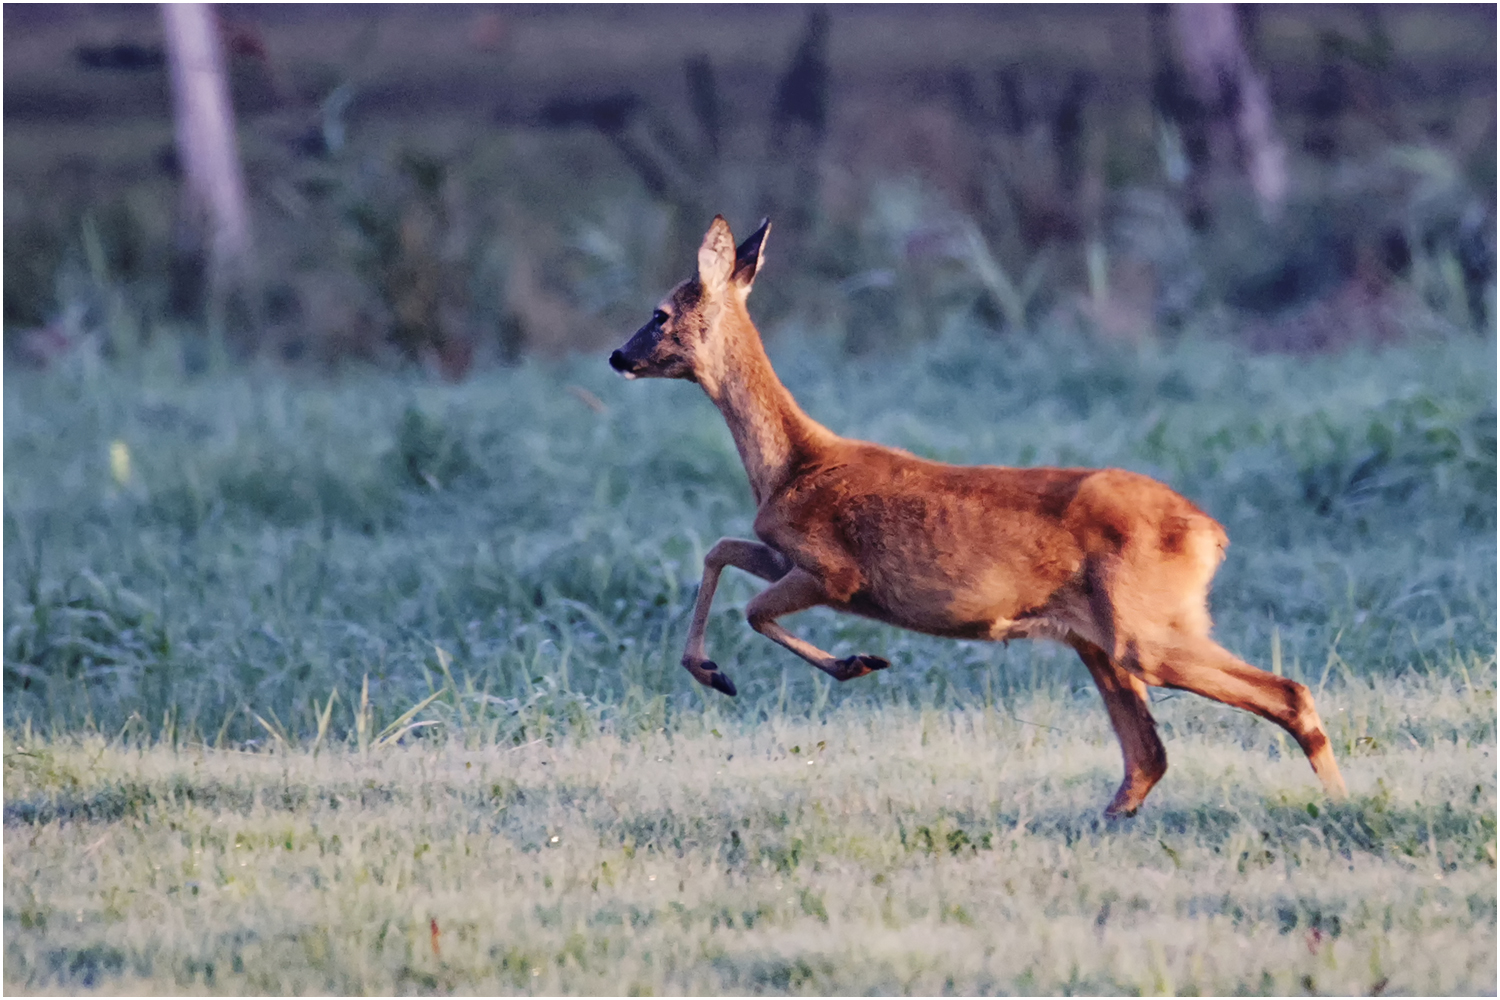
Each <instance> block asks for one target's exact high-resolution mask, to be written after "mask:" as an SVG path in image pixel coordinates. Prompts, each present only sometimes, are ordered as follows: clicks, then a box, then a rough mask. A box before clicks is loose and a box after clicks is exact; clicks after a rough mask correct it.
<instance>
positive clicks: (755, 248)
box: [731, 219, 771, 294]
mask: <svg viewBox="0 0 1500 1000" xmlns="http://www.w3.org/2000/svg"><path fill="white" fill-rule="evenodd" d="M770 231H771V220H770V219H762V220H760V228H759V229H757V230H756V231H755V232H753V233H751V234H750V236H749V238H747V239H746V240H745V242H743V243H741V244H740V246H739V249H738V250H736V251H735V252H734V274H733V275H732V276H731V280H732V281H733V282H734V284H735V286H736V287H737V288H739V289H740V291H742V292H745V293H746V294H748V293H749V291H750V286H751V285H753V284H755V276H756V274H758V273H759V272H760V265H761V262H762V261H764V260H765V259H766V234H767V233H769V232H770Z"/></svg>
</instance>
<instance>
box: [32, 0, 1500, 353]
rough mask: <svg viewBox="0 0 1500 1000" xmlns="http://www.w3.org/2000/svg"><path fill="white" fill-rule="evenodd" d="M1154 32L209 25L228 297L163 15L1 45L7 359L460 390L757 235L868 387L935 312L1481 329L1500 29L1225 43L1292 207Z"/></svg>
mask: <svg viewBox="0 0 1500 1000" xmlns="http://www.w3.org/2000/svg"><path fill="white" fill-rule="evenodd" d="M1165 11H1166V8H1164V7H1162V8H1150V7H1146V8H1116V9H1109V8H1080V9H1078V10H1069V9H1060V10H1044V9H1041V8H1037V9H1034V10H1030V9H1025V8H1014V7H960V6H953V7H943V8H939V9H936V10H931V9H927V10H921V11H915V10H912V9H906V8H900V7H894V8H893V7H886V8H878V9H877V8H870V9H862V8H842V9H829V10H827V11H823V10H819V9H816V8H812V9H807V10H802V9H797V8H788V7H782V8H756V7H753V6H746V7H739V8H731V9H724V8H722V7H713V8H695V7H678V8H672V9H666V8H663V9H660V10H653V9H650V8H600V7H597V6H591V7H589V8H587V9H582V8H580V9H570V8H566V7H537V8H504V7H495V8H475V7H464V8H449V9H436V10H434V9H428V8H403V7H382V8H379V9H375V8H347V7H316V6H312V7H284V6H276V5H267V6H263V7H262V6H256V5H244V6H233V5H231V6H225V7H223V8H221V20H222V23H223V26H224V32H223V33H224V38H225V41H226V45H227V49H228V52H229V59H230V70H231V75H232V81H231V83H232V93H233V96H234V99H235V103H236V105H237V110H238V114H239V119H240V125H241V129H240V140H241V152H242V154H243V158H244V161H245V171H246V176H247V178H248V184H249V189H250V200H251V214H252V221H253V227H254V232H255V238H256V241H257V244H258V247H259V254H258V261H259V263H258V271H257V274H256V276H255V277H254V280H253V281H252V282H251V283H250V287H249V288H248V289H244V290H242V292H241V294H239V295H236V296H229V297H228V300H227V301H219V300H216V297H215V296H212V295H209V294H208V289H206V287H205V276H204V270H203V263H202V261H201V259H200V255H199V246H200V245H199V243H197V242H195V238H194V235H193V230H192V227H191V226H190V225H189V222H190V220H189V219H188V218H186V217H184V216H183V214H182V213H181V212H180V211H179V198H180V191H179V184H180V178H179V177H178V176H177V154H176V152H175V149H174V145H173V137H172V127H171V121H170V107H169V102H168V88H167V81H166V76H165V67H164V61H163V54H162V50H161V45H162V40H161V30H160V26H159V25H158V23H157V19H156V17H155V15H154V13H152V12H151V10H150V9H149V8H131V7H119V8H115V7H111V8H89V7H83V8H59V7H45V6H44V7H41V8H30V7H28V8H27V9H25V10H24V11H23V10H20V9H18V10H17V12H15V13H14V16H12V17H9V18H7V19H6V27H5V32H6V34H5V39H6V42H5V44H6V56H7V59H6V64H5V70H4V72H5V83H6V93H7V101H6V114H5V134H6V138H7V140H9V141H8V143H7V147H8V155H7V156H6V158H5V165H4V176H5V209H6V210H5V222H4V225H5V248H6V250H5V252H6V259H5V263H6V268H5V274H6V278H5V281H6V286H5V328H6V345H7V352H8V356H9V357H10V359H11V360H12V361H13V362H15V361H20V362H23V363H30V364H46V363H48V361H49V359H50V358H52V357H54V356H55V355H57V354H59V353H66V352H67V351H69V350H72V349H76V348H77V346H78V345H79V344H80V343H98V344H102V345H103V346H104V347H105V348H106V349H112V348H113V345H114V344H115V342H116V341H117V340H118V339H120V338H122V337H125V338H147V339H149V338H151V337H155V336H163V335H167V336H170V335H180V336H186V337H188V338H189V339H190V340H192V339H201V338H202V337H203V336H204V332H203V331H204V330H205V329H217V330H219V331H221V332H222V333H223V334H224V335H225V337H226V339H227V342H228V344H229V346H230V348H231V350H232V351H233V353H234V354H235V355H236V356H240V355H244V354H252V353H255V354H264V355H267V356H270V357H275V358H278V359H280V360H281V361H282V362H284V363H288V364H292V365H296V366H306V365H309V364H312V365H315V366H316V365H327V364H340V363H346V362H348V361H350V360H352V359H365V360H367V361H374V362H376V363H379V364H381V365H385V366H399V365H401V364H403V363H405V364H410V363H418V364H421V365H424V366H425V367H427V368H428V370H430V371H432V372H434V373H438V374H443V375H445V376H447V377H449V378H459V377H462V375H463V374H464V373H465V372H467V371H468V370H469V369H470V367H471V366H473V365H474V364H476V363H477V364H479V365H480V366H481V367H483V366H484V365H486V364H490V363H494V362H495V361H497V360H498V361H504V360H514V359H515V358H517V357H519V356H520V355H521V354H523V353H527V352H541V353H551V354H556V353H560V352H563V351H565V350H567V349H571V348H587V349H596V348H599V347H602V346H605V345H606V344H607V343H608V342H609V341H611V340H612V339H613V338H614V337H615V335H616V332H617V331H619V330H621V329H633V328H634V326H636V325H638V324H637V322H636V318H637V317H638V316H639V314H640V311H641V310H642V309H643V308H648V307H649V306H650V304H651V303H652V302H654V301H655V299H656V298H657V297H658V296H659V295H660V293H661V290H662V288H663V286H664V284H665V283H668V282H670V281H675V280H677V277H678V272H679V271H680V268H681V262H682V261H683V260H684V259H691V258H690V255H689V252H690V250H691V249H692V248H693V247H694V246H696V243H697V240H698V239H699V238H700V237H701V235H702V232H703V228H704V225H705V220H706V219H708V218H710V217H712V215H713V214H714V213H715V212H723V213H724V214H725V215H726V217H728V218H729V219H730V220H731V221H732V222H734V223H735V224H737V225H740V226H747V225H753V224H754V223H755V222H756V221H758V219H759V218H760V217H761V216H762V215H770V216H772V217H773V218H774V219H775V222H776V225H777V243H776V250H775V253H776V254H777V259H778V260H779V261H780V262H781V263H782V265H783V266H782V269H781V271H780V272H779V274H778V275H777V281H776V282H774V283H772V284H771V285H770V287H768V288H765V289H763V290H762V292H761V293H760V296H761V298H762V299H763V301H762V302H761V303H760V304H759V305H760V308H761V310H762V311H763V314H764V315H766V316H768V317H770V318H774V319H784V318H789V317H791V316H793V315H796V316H799V317H801V318H803V319H804V320H807V321H810V322H812V323H813V324H814V325H816V326H818V327H820V328H823V329H827V330H829V331H831V332H832V333H834V334H835V335H836V336H838V337H840V338H841V339H842V340H843V341H844V343H845V346H846V349H848V350H849V351H851V352H854V353H859V352H866V351H878V350H880V349H882V348H883V347H887V346H891V345H900V344H903V343H909V342H914V341H921V340H923V339H925V338H927V337H930V336H933V335H934V334H935V333H936V332H937V331H938V330H939V329H940V327H941V325H942V323H941V321H942V319H943V318H944V317H951V316H958V317H963V318H966V319H972V320H976V321H978V322H979V323H981V324H983V325H986V326H990V327H994V328H998V329H1006V330H1011V331H1018V330H1020V329H1023V328H1025V327H1027V326H1028V325H1030V324H1031V323H1033V322H1037V321H1041V320H1044V319H1045V320H1047V321H1050V322H1054V323H1057V324H1060V325H1066V326H1076V327H1079V328H1082V329H1084V330H1087V331H1090V332H1093V333H1095V334H1098V335H1102V336H1106V337H1115V338H1125V339H1139V338H1150V337H1152V336H1158V335H1172V334H1173V333H1174V332H1177V331H1181V330H1183V329H1189V328H1191V329H1200V330H1211V331H1216V332H1218V333H1220V334H1222V335H1226V336H1233V337H1236V338H1240V339H1243V340H1246V341H1248V342H1250V343H1251V344H1252V345H1255V346H1257V347H1260V348H1267V347H1270V348H1276V349H1294V350H1320V349H1327V348H1329V347H1337V346H1339V345H1342V344H1346V343H1349V342H1352V341H1360V340H1369V339H1375V340H1381V341H1386V340H1393V339H1400V338H1401V337H1403V336H1405V335H1406V333H1407V332H1408V331H1409V330H1410V329H1411V328H1412V327H1414V326H1415V327H1419V328H1420V327H1432V326H1434V325H1439V326H1456V327H1459V328H1477V329H1479V330H1487V329H1490V328H1492V327H1493V325H1494V309H1493V304H1492V300H1493V284H1494V228H1495V147H1496V138H1495V135H1496V133H1495V120H1496V106H1495V72H1496V71H1495V52H1494V46H1493V45H1492V44H1491V42H1492V40H1493V37H1494V33H1495V21H1494V10H1493V8H1490V7H1473V8H1469V7H1463V6H1439V7H1423V6H1400V7H1389V8H1385V7H1376V6H1368V7H1347V6H1345V7H1339V6H1326V7H1319V8H1303V9H1297V8H1280V7H1258V6H1247V7H1245V8H1243V9H1242V10H1241V18H1240V20H1241V30H1242V34H1243V36H1244V39H1245V45H1246V49H1247V51H1248V53H1249V55H1250V57H1251V58H1252V59H1253V60H1254V62H1255V65H1256V67H1257V70H1258V71H1259V72H1260V73H1261V75H1262V76H1263V77H1264V78H1265V80H1266V82H1267V84H1268V86H1269V88H1270V93H1271V99H1272V104H1273V111H1274V115H1275V119H1276V121H1275V124H1276V126H1277V129H1278V130H1279V133H1280V134H1281V136H1282V139H1283V142H1284V144H1285V145H1286V147H1287V149H1288V153H1289V155H1288V166H1287V179H1288V194H1287V196H1286V201H1285V204H1284V205H1283V206H1282V207H1281V209H1280V210H1279V211H1264V210H1263V209H1262V207H1261V206H1260V205H1259V204H1258V203H1257V202H1256V199H1255V198H1254V196H1253V195H1252V194H1251V193H1250V189H1249V187H1248V185H1247V184H1246V182H1245V179H1244V177H1243V175H1242V171H1241V170H1240V169H1239V168H1238V167H1237V166H1236V160H1235V157H1236V156H1239V157H1240V158H1243V156H1244V155H1247V154H1245V152H1244V151H1243V150H1241V151H1240V152H1239V153H1238V154H1236V153H1234V151H1233V150H1231V151H1230V152H1229V153H1225V152H1224V151H1223V150H1217V147H1216V149H1215V150H1207V149H1200V148H1199V147H1200V146H1203V145H1204V144H1205V143H1207V144H1210V145H1212V144H1214V143H1217V144H1218V145H1220V146H1222V145H1223V141H1221V140H1222V137H1218V138H1216V137H1215V136H1214V135H1211V134H1207V133H1205V132H1204V129H1205V125H1204V122H1205V121H1211V120H1212V116H1213V114H1215V113H1216V112H1215V111H1214V110H1213V109H1204V108H1200V107H1197V106H1196V105H1194V104H1193V103H1192V102H1191V100H1188V99H1187V98H1185V97H1184V96H1183V95H1184V91H1183V79H1184V77H1183V72H1184V71H1183V68H1182V59H1181V55H1180V53H1179V52H1178V51H1177V49H1176V48H1174V43H1173V42H1172V36H1171V32H1170V30H1169V27H1170V25H1169V23H1168V22H1169V18H1168V15H1167V14H1166V13H1165ZM663 39H670V43H669V44H663ZM1210 131H1211V129H1210ZM1210 153H1212V154H1213V156H1212V157H1210ZM1205 157H1209V160H1205V159H1204V158H1205ZM1215 158H1216V159H1215ZM1210 160H1212V162H1210ZM223 298H224V296H222V295H221V296H219V297H217V299H223Z"/></svg>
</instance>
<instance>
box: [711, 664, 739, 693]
mask: <svg viewBox="0 0 1500 1000" xmlns="http://www.w3.org/2000/svg"><path fill="white" fill-rule="evenodd" d="M708 682H709V683H710V684H711V685H713V689H714V690H715V691H723V692H724V693H725V694H727V695H729V697H731V698H733V697H734V696H735V695H737V694H739V692H738V691H736V690H735V689H734V681H732V680H730V679H729V678H728V677H726V676H725V675H724V674H722V673H720V672H719V671H717V670H715V671H714V672H713V673H711V674H709V675H708Z"/></svg>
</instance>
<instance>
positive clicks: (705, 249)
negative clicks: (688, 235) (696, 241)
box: [698, 215, 734, 292]
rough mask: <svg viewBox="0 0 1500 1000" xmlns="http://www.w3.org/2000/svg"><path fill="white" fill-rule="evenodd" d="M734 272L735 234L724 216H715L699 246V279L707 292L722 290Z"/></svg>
mask: <svg viewBox="0 0 1500 1000" xmlns="http://www.w3.org/2000/svg"><path fill="white" fill-rule="evenodd" d="M733 273H734V234H733V233H731V232H730V231H729V223H727V222H725V221H724V216H722V215H716V216H714V221H713V222H712V223H711V224H710V225H709V227H708V232H706V233H704V234H703V245H702V246H700V247H699V248H698V280H699V281H700V282H701V283H702V284H703V290H704V291H706V292H718V291H722V290H723V289H724V288H725V287H727V286H728V284H729V276H730V275H732V274H733Z"/></svg>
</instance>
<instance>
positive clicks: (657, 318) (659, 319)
mask: <svg viewBox="0 0 1500 1000" xmlns="http://www.w3.org/2000/svg"><path fill="white" fill-rule="evenodd" d="M671 318H672V317H670V316H668V315H667V314H666V313H665V312H663V311H662V310H660V309H658V310H656V312H654V313H652V314H651V322H653V323H655V324H656V325H657V326H661V325H662V324H663V323H665V322H666V321H667V320H669V319H671Z"/></svg>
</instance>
